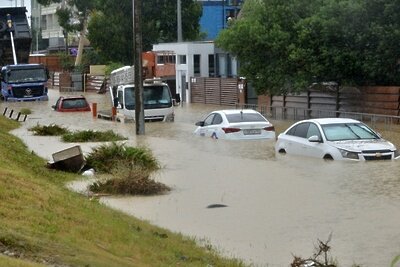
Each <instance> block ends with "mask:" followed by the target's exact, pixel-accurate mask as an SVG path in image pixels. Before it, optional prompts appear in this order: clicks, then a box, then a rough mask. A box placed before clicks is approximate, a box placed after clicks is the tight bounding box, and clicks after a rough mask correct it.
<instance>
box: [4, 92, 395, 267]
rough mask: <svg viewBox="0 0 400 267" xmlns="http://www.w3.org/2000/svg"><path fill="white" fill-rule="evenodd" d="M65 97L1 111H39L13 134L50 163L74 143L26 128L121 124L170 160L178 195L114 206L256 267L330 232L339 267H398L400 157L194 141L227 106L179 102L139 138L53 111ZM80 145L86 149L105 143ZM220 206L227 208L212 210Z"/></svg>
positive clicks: (87, 117)
mask: <svg viewBox="0 0 400 267" xmlns="http://www.w3.org/2000/svg"><path fill="white" fill-rule="evenodd" d="M86 96H87V99H88V100H89V102H96V103H98V110H101V109H105V108H107V109H108V108H109V107H108V105H109V103H110V100H109V98H108V97H107V96H105V95H97V94H94V93H91V94H87V95H86ZM57 97H58V92H57V91H54V90H51V91H50V101H49V102H29V103H5V102H1V104H0V106H1V110H4V108H5V107H8V108H10V109H15V110H16V111H18V110H19V109H21V108H30V109H31V110H32V111H33V113H32V114H31V115H29V116H28V120H27V121H26V122H25V123H22V127H21V128H19V129H17V130H15V131H13V133H14V134H15V135H17V136H18V137H20V138H21V139H22V140H23V141H24V142H25V143H26V144H27V145H28V147H29V149H30V150H33V151H34V152H35V153H37V154H38V155H39V156H41V157H43V158H45V159H47V160H50V159H51V154H52V153H54V152H57V151H58V150H60V149H64V148H67V147H70V146H72V145H71V144H68V143H61V142H60V141H59V138H58V137H35V136H32V133H31V132H29V131H27V129H28V128H30V127H32V126H35V125H36V124H40V125H49V124H51V123H54V124H58V125H63V126H65V127H67V128H69V129H70V130H84V129H93V130H108V129H113V130H114V131H115V132H118V133H120V134H122V135H124V136H125V137H128V138H129V140H128V141H127V143H128V144H130V145H133V146H136V145H141V146H147V147H149V148H150V149H151V150H152V151H153V152H154V154H155V156H156V157H157V158H158V159H159V161H160V162H161V164H162V165H163V166H164V167H163V169H162V170H161V171H160V172H159V173H158V174H157V175H156V177H155V179H156V180H157V181H160V182H163V183H165V184H167V185H169V186H170V187H172V188H173V190H172V191H171V192H170V193H169V194H167V195H163V196H152V197H107V198H102V199H101V202H102V203H104V204H106V205H108V206H110V207H113V208H115V209H119V210H122V211H124V212H126V213H128V214H131V215H134V216H136V217H138V218H141V219H144V220H147V221H149V222H150V223H152V224H155V225H158V226H161V227H164V228H167V229H170V230H172V231H175V232H180V233H182V234H184V235H187V236H190V237H194V238H196V239H197V240H198V241H199V242H202V243H203V244H210V245H212V246H213V247H214V248H216V249H217V250H219V251H221V252H222V253H223V254H224V255H227V256H229V257H238V258H241V259H243V260H245V261H246V262H248V263H253V264H254V265H255V266H274V267H275V266H279V267H281V266H284V267H286V266H289V264H290V262H291V261H292V260H293V256H292V255H297V256H303V257H305V258H307V257H310V256H312V254H313V252H314V245H315V244H316V243H317V240H318V239H320V240H321V241H326V239H327V238H328V236H329V235H330V233H332V241H331V243H330V245H331V247H332V250H331V253H332V256H333V258H334V259H336V260H337V262H338V263H339V264H340V266H351V265H352V264H354V263H357V264H359V265H361V266H371V267H377V266H390V262H391V261H392V259H393V258H394V257H395V256H396V255H399V254H400V175H399V173H400V162H360V163H348V162H325V161H323V160H316V159H308V158H300V157H289V156H283V157H282V156H279V155H278V157H275V153H274V150H273V146H274V141H250V142H249V141H245V142H242V141H241V142H232V141H224V140H214V139H211V138H201V137H195V136H193V131H194V129H195V126H194V123H195V122H196V121H198V120H200V119H201V118H202V117H203V116H204V115H206V114H207V113H208V112H209V111H211V110H214V109H220V108H221V107H213V106H204V105H199V104H196V105H194V104H192V105H185V106H180V107H177V108H176V110H175V113H176V119H175V122H174V123H146V125H145V131H146V135H145V136H139V137H137V136H136V135H135V125H134V124H122V123H118V122H111V121H106V120H101V119H96V118H93V117H92V114H91V113H88V112H87V113H59V112H55V111H52V110H51V105H53V104H54V103H55V101H56V99H57ZM274 123H280V122H274ZM80 145H81V147H82V149H83V151H84V152H85V153H87V152H90V151H91V148H92V147H94V146H96V145H98V144H95V143H89V144H80ZM83 179H84V178H83ZM211 204H223V205H226V207H221V208H207V206H208V205H211Z"/></svg>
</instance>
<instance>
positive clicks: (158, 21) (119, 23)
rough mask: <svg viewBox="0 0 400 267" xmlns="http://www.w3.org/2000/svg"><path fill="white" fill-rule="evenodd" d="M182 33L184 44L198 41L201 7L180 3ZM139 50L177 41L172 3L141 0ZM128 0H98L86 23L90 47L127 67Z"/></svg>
mask: <svg viewBox="0 0 400 267" xmlns="http://www.w3.org/2000/svg"><path fill="white" fill-rule="evenodd" d="M181 1H182V2H181V5H182V31H183V38H184V39H185V40H186V41H192V40H198V39H199V36H200V26H199V19H200V16H201V13H202V9H201V5H200V4H199V3H198V2H197V1H195V0H181ZM142 8H143V11H142V14H143V19H142V32H143V50H151V48H152V44H154V43H160V42H175V41H176V39H177V37H176V36H177V26H176V20H177V19H176V17H177V15H176V9H177V7H176V1H171V0H146V1H143V7H142ZM132 28H133V27H132V1H131V0H120V1H114V0H98V5H97V11H96V12H95V13H94V14H93V15H92V16H91V19H90V22H89V27H88V29H89V35H88V37H89V40H90V42H91V45H92V46H93V47H94V48H95V49H96V50H97V51H99V53H100V54H101V55H102V56H103V57H104V58H106V59H107V60H109V61H118V62H122V63H124V64H131V63H132V58H133V33H132Z"/></svg>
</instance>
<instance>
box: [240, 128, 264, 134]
mask: <svg viewBox="0 0 400 267" xmlns="http://www.w3.org/2000/svg"><path fill="white" fill-rule="evenodd" d="M243 134H244V135H255V134H261V129H244V130H243Z"/></svg>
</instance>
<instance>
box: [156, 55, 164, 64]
mask: <svg viewBox="0 0 400 267" xmlns="http://www.w3.org/2000/svg"><path fill="white" fill-rule="evenodd" d="M164 63H165V57H164V55H157V64H164Z"/></svg>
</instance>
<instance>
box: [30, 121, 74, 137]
mask: <svg viewBox="0 0 400 267" xmlns="http://www.w3.org/2000/svg"><path fill="white" fill-rule="evenodd" d="M29 131H32V132H34V133H33V134H34V135H41V136H57V135H63V134H65V133H68V129H67V128H64V127H61V126H58V125H56V124H50V125H48V126H45V125H39V124H37V125H36V126H34V127H32V128H29Z"/></svg>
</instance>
